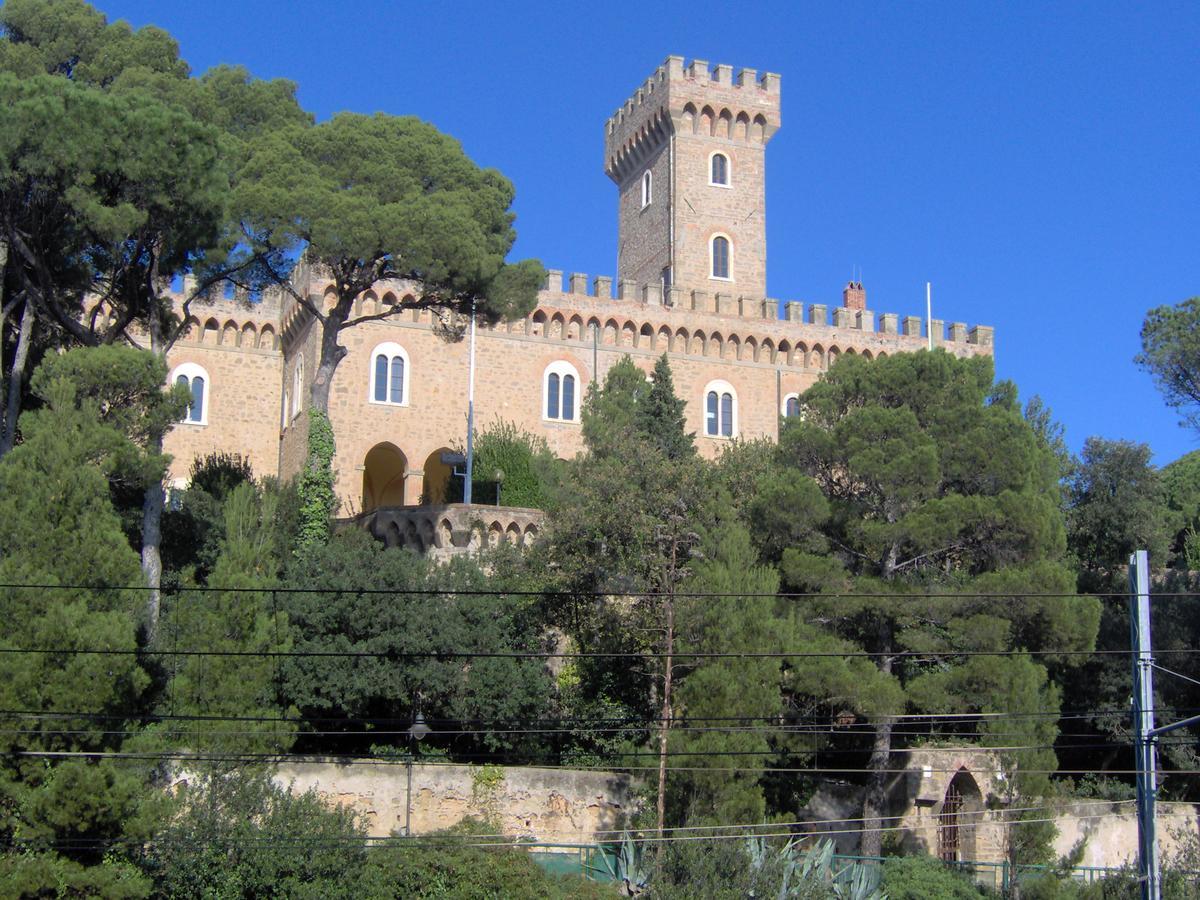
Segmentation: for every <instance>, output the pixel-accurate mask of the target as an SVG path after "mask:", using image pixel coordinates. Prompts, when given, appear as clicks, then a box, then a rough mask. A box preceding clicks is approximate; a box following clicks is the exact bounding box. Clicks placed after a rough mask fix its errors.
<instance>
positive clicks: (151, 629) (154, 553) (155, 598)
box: [142, 434, 165, 644]
mask: <svg viewBox="0 0 1200 900" xmlns="http://www.w3.org/2000/svg"><path fill="white" fill-rule="evenodd" d="M146 444H147V446H146V452H147V453H152V454H161V453H162V445H163V439H162V435H161V434H157V435H153V436H152V437H151V438H150V439H149V440H148V441H147V442H146ZM164 501H165V497H164V496H163V486H162V482H161V481H154V480H151V482H150V484H147V485H146V493H145V496H144V497H143V498H142V574H143V575H145V577H146V587H147V588H149V590H148V591H147V595H146V643H147V644H153V643H154V639H155V637H156V636H157V635H158V616H159V611H160V608H161V603H162V599H161V596H160V593H161V590H160V589H161V587H162V554H161V552H160V549H159V547H160V544H161V543H162V515H163V507H164V505H165V503H164Z"/></svg>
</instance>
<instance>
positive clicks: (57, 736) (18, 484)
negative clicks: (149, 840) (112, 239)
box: [0, 378, 150, 896]
mask: <svg viewBox="0 0 1200 900" xmlns="http://www.w3.org/2000/svg"><path fill="white" fill-rule="evenodd" d="M41 396H42V398H43V400H44V402H45V403H46V404H47V407H46V408H45V409H41V410H38V411H36V412H27V413H25V414H24V415H23V416H22V417H21V431H22V435H23V436H24V442H23V443H21V444H20V445H18V446H17V447H16V448H14V449H13V450H12V451H11V452H10V453H9V454H8V455H7V456H6V457H5V458H4V460H3V461H0V548H3V549H2V553H3V555H2V557H0V584H3V585H5V587H3V588H0V619H2V620H3V621H4V622H5V631H4V641H5V645H6V646H8V647H11V648H14V649H28V650H39V651H40V650H52V651H55V652H53V653H40V652H39V653H29V654H25V653H6V654H3V655H0V708H2V709H4V710H8V711H9V714H7V715H6V716H4V717H3V720H2V721H3V723H4V724H3V727H0V756H2V757H3V761H2V762H0V795H2V796H3V797H4V815H3V817H2V818H0V839H2V840H3V842H4V843H5V844H6V846H12V844H11V843H10V842H12V841H20V842H28V844H27V846H28V847H29V848H30V849H31V850H39V851H42V852H39V853H36V854H30V855H27V856H25V857H22V858H21V860H20V864H17V860H16V859H15V858H11V857H10V858H5V860H4V861H3V865H2V866H0V893H3V894H4V895H5V896H16V895H20V896H47V895H48V893H49V892H52V891H54V890H55V889H57V890H62V891H66V892H67V893H72V892H73V891H74V890H75V889H78V890H79V891H80V892H81V893H86V892H90V891H91V890H93V889H98V888H97V887H96V886H97V885H98V884H99V883H100V882H102V881H105V879H104V878H101V879H100V881H97V880H96V879H95V878H93V875H94V874H95V872H96V870H95V869H92V868H85V867H84V865H90V864H92V863H96V862H98V861H99V859H100V857H101V856H102V855H103V851H104V844H103V842H104V841H106V840H111V839H118V838H129V837H132V838H135V839H136V838H139V837H141V836H143V834H144V833H141V832H139V831H138V824H137V823H138V819H139V815H140V813H139V811H140V810H141V809H143V808H144V807H145V805H146V797H147V794H146V791H145V788H144V781H143V779H142V778H141V774H140V773H139V771H138V768H137V767H136V766H130V765H121V764H119V763H117V762H114V761H113V760H110V759H103V758H88V757H86V756H84V757H79V758H67V759H62V758H59V757H58V756H57V755H56V756H54V757H43V756H41V754H43V753H46V752H53V753H55V754H58V753H62V752H64V751H65V752H68V753H69V752H78V753H81V754H88V753H108V752H111V751H115V750H119V749H120V748H121V746H122V735H123V734H124V733H125V731H126V729H128V728H130V727H131V726H132V725H133V723H134V722H135V721H136V716H137V714H138V710H139V708H140V707H141V706H142V702H143V694H144V692H145V691H146V689H147V687H148V686H149V683H150V678H149V677H148V675H147V673H146V672H145V671H144V670H143V669H142V668H141V666H140V665H139V662H138V658H137V656H136V655H135V653H136V651H137V649H138V640H137V634H138V631H137V627H136V622H137V619H138V616H139V612H140V603H141V596H140V594H141V591H139V590H138V589H137V586H138V584H139V582H140V581H141V570H140V566H139V563H138V556H137V554H136V553H135V552H134V550H133V549H132V548H131V547H130V546H129V542H128V541H127V540H126V538H125V535H124V533H123V532H122V530H121V522H120V519H119V518H118V516H117V514H116V512H115V511H114V509H113V506H112V503H111V501H110V499H109V479H110V477H112V476H113V475H114V474H115V473H117V472H119V471H122V470H125V469H126V468H127V466H128V464H129V463H130V461H132V460H136V459H138V458H139V456H140V450H139V448H137V447H136V445H134V444H133V443H132V442H131V441H130V440H129V439H128V438H127V437H126V436H125V435H123V434H121V433H120V432H119V431H117V430H116V429H115V428H111V427H109V426H107V425H104V424H102V423H101V422H100V416H99V410H98V408H97V406H96V404H95V403H94V402H92V401H85V402H83V403H79V402H77V399H76V391H75V386H74V385H73V384H72V383H71V382H70V381H68V380H67V379H65V378H58V379H55V380H53V381H51V382H49V383H48V384H43V385H42V391H41ZM16 585H28V586H29V587H19V586H16ZM130 587H132V588H134V589H133V590H129V588H130ZM97 648H99V649H103V650H106V651H111V652H109V653H105V654H98V653H95V652H80V651H94V650H95V649H97ZM17 710H35V711H37V712H38V713H39V715H38V716H37V717H36V718H33V719H30V718H28V717H22V716H15V715H13V714H12V712H13V711H17ZM113 863H114V866H115V868H116V869H120V868H121V867H122V866H121V863H120V862H119V859H118V858H117V857H116V856H114V859H113ZM81 864H84V865H81ZM114 871H115V869H114ZM122 879H123V876H121V877H119V878H118V879H117V880H122ZM139 884H140V882H138V880H137V878H136V877H134V878H132V881H131V882H130V883H128V884H126V887H129V888H130V892H129V893H126V894H121V893H120V892H119V891H117V890H116V888H115V887H114V888H113V893H111V894H109V895H110V896H138V895H140V894H139V891H140V890H141V888H140V887H139ZM84 885H91V887H90V888H85V887H84ZM39 888H40V889H44V890H46V891H47V892H48V893H47V894H41V893H38V889H39ZM22 892H24V893H22Z"/></svg>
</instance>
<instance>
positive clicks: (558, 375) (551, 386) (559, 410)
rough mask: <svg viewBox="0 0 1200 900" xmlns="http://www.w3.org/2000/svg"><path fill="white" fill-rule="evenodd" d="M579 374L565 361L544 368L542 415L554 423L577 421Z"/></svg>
mask: <svg viewBox="0 0 1200 900" xmlns="http://www.w3.org/2000/svg"><path fill="white" fill-rule="evenodd" d="M579 387H580V381H579V372H578V371H576V369H575V367H574V366H573V365H571V364H570V363H569V362H566V361H565V360H561V359H560V360H558V361H557V362H552V363H550V365H548V366H546V371H545V373H544V374H543V375H542V414H543V415H544V416H545V418H547V419H551V420H553V421H556V422H578V421H579Z"/></svg>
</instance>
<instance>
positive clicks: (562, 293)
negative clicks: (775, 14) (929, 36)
mask: <svg viewBox="0 0 1200 900" xmlns="http://www.w3.org/2000/svg"><path fill="white" fill-rule="evenodd" d="M779 101H780V77H779V76H778V75H774V74H770V73H767V74H765V75H763V76H762V77H759V76H758V75H757V73H756V72H754V71H753V70H750V69H743V70H741V71H739V72H738V73H737V74H736V75H735V74H734V72H733V69H732V68H731V67H730V66H726V65H718V66H716V67H715V68H713V69H709V67H708V64H707V63H705V62H703V61H700V60H696V61H694V62H692V63H691V64H690V65H685V64H684V60H683V58H682V57H678V56H672V57H668V58H667V60H666V61H665V62H664V63H663V64H662V65H661V66H659V67H658V68H657V69H656V70H655V71H654V73H653V75H651V77H650V78H649V79H647V80H646V82H645V83H644V84H642V85H641V86H640V87H638V89H637V90H636V91H635V92H634V94H633V96H631V97H630V98H629V99H628V100H626V101H625V103H624V104H623V105H622V106H621V107H620V109H618V110H617V111H616V113H615V114H614V115H613V116H611V117H610V118H609V119H608V121H607V123H606V124H605V134H604V144H605V172H606V173H607V174H608V176H609V177H610V178H611V179H612V180H613V181H614V182H615V184H616V186H617V196H618V207H617V208H618V214H617V221H618V229H617V230H618V234H617V260H618V262H617V273H616V279H615V281H614V279H613V278H612V277H607V276H598V277H595V278H591V279H589V277H588V276H587V275H585V274H583V273H579V272H572V273H570V275H569V276H568V277H567V279H566V283H565V284H564V279H563V273H562V272H561V271H555V270H551V271H550V272H549V277H548V279H547V282H546V285H545V287H544V289H543V290H542V291H541V292H540V293H539V295H538V301H537V306H536V308H535V309H534V310H533V311H532V312H531V313H530V314H529V315H528V316H526V317H525V318H524V319H521V320H518V321H512V322H502V323H498V324H497V325H495V326H494V327H481V328H479V331H478V337H477V344H476V381H475V413H476V427H477V428H483V427H486V426H487V425H488V424H489V423H491V422H494V421H497V420H506V421H509V422H512V423H515V424H516V425H517V426H518V427H520V428H522V429H524V430H526V431H529V432H532V433H534V434H539V435H541V436H543V437H545V439H546V440H547V442H548V443H549V445H550V447H551V449H552V450H553V451H554V452H555V453H556V454H557V455H558V456H560V457H563V458H569V457H572V456H574V455H575V454H576V453H578V452H579V451H580V450H581V449H582V446H583V444H582V438H581V434H580V405H581V403H582V401H583V397H584V394H585V392H586V390H587V387H588V385H589V384H590V383H591V382H592V381H593V380H594V379H597V378H599V379H603V377H604V375H605V373H606V372H607V371H608V369H609V368H610V367H611V366H612V365H613V364H614V363H616V362H617V361H618V360H620V359H621V357H623V356H625V355H626V354H628V355H629V356H631V357H632V358H633V359H634V361H635V362H636V363H637V364H638V365H639V366H640V367H642V368H643V369H644V370H645V371H647V372H649V371H650V370H651V369H652V368H653V365H654V361H655V359H656V358H657V357H658V356H661V355H662V354H663V353H664V352H665V353H667V354H668V356H669V358H670V363H671V369H672V373H673V376H674V379H675V386H676V391H677V392H678V393H679V394H680V396H682V397H683V399H684V400H685V401H686V402H687V424H688V428H689V430H692V431H694V432H695V433H696V443H697V446H698V447H699V449H700V452H701V453H703V454H704V455H705V456H708V457H715V456H717V455H718V454H719V453H720V452H721V448H722V446H724V445H726V444H727V443H728V442H729V441H730V440H732V439H734V438H738V437H742V438H758V437H768V438H772V439H774V438H776V437H777V436H778V433H779V427H780V421H781V418H782V417H784V416H786V415H788V414H789V413H794V412H795V411H796V397H798V395H799V394H800V393H801V392H803V391H804V390H806V389H807V388H808V387H809V386H811V385H812V384H813V383H814V382H815V381H816V380H817V379H818V378H819V377H820V376H821V373H822V372H824V371H826V370H827V369H828V368H829V367H830V366H831V365H834V364H835V363H836V362H837V360H838V358H839V357H840V356H843V355H850V354H859V355H862V356H866V357H869V358H873V357H882V356H886V355H888V354H892V353H899V352H905V351H916V350H921V349H924V348H925V347H926V346H927V342H928V341H929V336H930V335H932V343H933V344H934V345H935V346H939V347H942V348H944V349H945V350H947V351H948V352H951V353H954V354H956V355H958V356H973V355H977V354H991V353H992V350H993V333H992V329H991V328H989V327H986V326H982V325H981V326H976V327H973V328H970V329H968V328H967V326H966V325H964V324H962V323H958V322H955V323H952V324H950V325H949V327H948V328H947V327H946V325H945V323H944V322H942V321H940V320H937V319H934V320H932V321H930V322H928V323H923V321H922V319H921V318H919V317H916V316H906V317H903V318H901V317H899V316H897V315H896V314H893V313H884V314H880V315H878V316H877V315H876V314H875V313H874V312H872V311H871V310H870V309H868V307H867V302H866V299H867V298H866V291H865V289H864V288H863V286H862V284H860V283H855V282H851V283H850V284H848V285H846V287H845V288H844V290H843V292H842V299H841V303H840V305H834V308H833V309H832V321H831V320H830V312H831V310H830V308H829V306H828V305H826V304H823V303H801V302H794V301H792V302H785V303H780V301H779V300H776V299H773V298H770V297H767V296H766V262H767V252H766V251H767V248H766V205H765V198H766V193H765V164H766V147H767V143H768V142H769V141H770V139H771V137H772V135H774V133H775V132H776V130H777V129H778V128H779V127H780V124H781V120H780V103H779ZM293 283H294V284H295V285H296V286H299V287H300V289H301V290H307V291H308V295H309V296H310V297H312V298H313V299H314V302H320V301H321V300H322V299H323V298H324V297H325V295H326V293H327V291H328V290H329V287H330V286H329V283H328V281H327V280H322V278H321V277H320V274H319V273H316V272H312V271H309V270H307V269H306V268H305V267H300V268H299V270H298V271H297V272H296V273H295V274H294V276H293ZM405 293H406V286H405V285H404V284H402V283H391V284H381V285H379V286H378V287H377V289H376V290H372V291H369V292H367V293H364V294H363V295H362V296H361V297H360V298H359V299H358V303H357V308H356V310H355V313H356V315H357V314H359V313H378V312H381V311H382V310H384V309H385V308H387V306H388V304H389V303H392V302H394V301H395V300H397V299H401V300H402V299H403V298H404V296H405ZM188 324H189V326H190V328H189V329H188V331H187V334H186V336H185V338H184V339H182V340H181V341H179V342H178V343H177V344H176V345H175V347H174V348H173V349H172V350H171V352H170V354H169V356H168V363H169V367H170V378H171V380H172V382H176V381H179V380H185V381H186V382H187V383H188V384H189V385H190V386H191V388H192V392H193V397H194V398H195V402H194V403H193V405H192V408H191V409H190V410H189V412H188V415H187V417H186V418H185V420H184V421H183V422H181V423H180V424H179V425H178V426H177V427H176V428H175V429H173V431H172V432H171V433H170V435H169V436H168V438H167V444H166V449H167V451H168V452H169V453H171V454H172V456H173V457H174V462H173V464H172V471H171V477H172V479H173V480H174V481H175V482H176V483H181V482H183V481H185V480H186V477H187V472H188V468H189V466H190V464H191V461H192V460H193V459H194V458H195V457H196V456H197V455H202V454H206V453H211V452H214V451H218V450H224V451H236V452H240V453H242V454H243V455H245V456H247V457H248V458H249V460H250V463H251V465H252V466H253V468H254V472H255V474H256V475H276V476H280V477H282V478H285V479H286V478H290V477H292V476H293V475H295V474H296V473H297V472H299V470H300V469H301V467H302V465H303V463H304V458H305V453H306V446H307V428H308V417H307V416H305V415H302V413H303V412H304V410H305V403H306V401H307V396H308V391H307V388H308V384H309V378H310V377H311V376H312V374H313V373H314V372H315V371H316V368H317V366H316V363H317V353H318V339H319V328H318V327H317V323H316V322H314V321H313V319H312V317H311V316H310V315H309V314H308V313H307V312H306V311H305V310H304V308H303V307H301V306H299V305H298V304H296V303H295V301H294V300H293V299H292V298H290V297H289V296H287V295H285V294H283V293H282V292H274V293H268V294H267V295H266V296H264V297H263V298H262V299H261V300H259V301H255V302H253V303H250V302H246V301H244V300H239V299H237V298H225V297H210V298H208V299H205V300H202V301H194V302H193V303H192V305H191V307H190V318H189V322H188ZM925 324H927V331H925V333H923V327H922V326H923V325H925ZM444 331H445V329H444V328H443V327H441V323H440V322H439V321H438V319H437V318H436V317H435V316H433V315H431V314H430V313H429V312H428V311H424V312H421V311H405V312H402V313H399V314H397V315H395V316H393V317H390V318H386V319H382V320H375V321H368V322H364V323H362V324H360V325H356V326H354V327H352V328H350V329H347V330H345V331H343V332H342V342H343V344H344V346H345V347H346V349H347V350H348V355H347V356H346V357H345V358H344V359H343V360H342V361H341V363H340V365H339V366H338V369H337V373H336V375H335V377H334V382H333V385H332V390H331V393H330V404H329V415H330V420H331V423H332V426H333V429H334V435H335V439H336V444H337V450H336V456H335V458H334V472H335V475H336V491H337V495H338V498H339V500H340V504H341V506H340V513H339V514H340V515H343V516H346V515H356V514H362V513H369V512H371V511H373V510H377V509H381V508H395V507H415V506H419V505H422V504H424V505H436V504H440V503H441V502H442V501H443V500H444V497H445V492H446V485H447V483H448V481H449V479H450V477H451V468H450V466H449V465H447V464H446V463H445V462H444V461H443V459H442V455H443V453H445V452H446V451H448V450H449V449H450V448H452V447H461V446H462V445H463V444H464V442H465V437H466V399H465V398H466V396H467V379H468V342H467V341H466V340H459V341H457V342H448V341H447V340H446V338H445V334H444ZM426 544H428V540H427V541H426Z"/></svg>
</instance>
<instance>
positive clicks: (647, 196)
mask: <svg viewBox="0 0 1200 900" xmlns="http://www.w3.org/2000/svg"><path fill="white" fill-rule="evenodd" d="M653 199H654V176H653V175H651V174H650V170H649V169H647V170H646V171H645V172H643V173H642V208H643V209H645V208H646V207H647V206H649V205H650V201H651V200H653Z"/></svg>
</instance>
